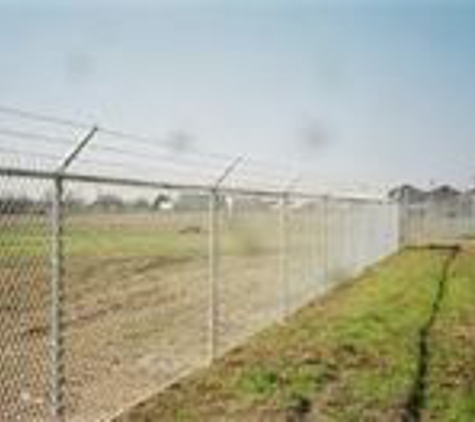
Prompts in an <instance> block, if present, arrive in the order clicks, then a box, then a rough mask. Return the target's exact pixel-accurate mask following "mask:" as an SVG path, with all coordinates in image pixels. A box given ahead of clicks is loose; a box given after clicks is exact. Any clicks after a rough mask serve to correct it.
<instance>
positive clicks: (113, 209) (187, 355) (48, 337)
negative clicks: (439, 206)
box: [0, 168, 399, 421]
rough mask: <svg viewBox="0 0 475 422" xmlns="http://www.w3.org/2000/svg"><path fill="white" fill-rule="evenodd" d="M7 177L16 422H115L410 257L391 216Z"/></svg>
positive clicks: (337, 206) (295, 197)
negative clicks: (397, 255) (373, 268)
mask: <svg viewBox="0 0 475 422" xmlns="http://www.w3.org/2000/svg"><path fill="white" fill-rule="evenodd" d="M0 173H1V174H2V176H1V185H0V186H1V192H2V197H1V204H0V205H1V209H0V211H1V212H0V228H1V232H0V247H1V249H0V262H1V267H0V277H1V278H0V292H1V296H0V297H1V307H0V312H1V318H0V324H1V328H0V343H1V354H0V376H1V380H0V381H1V382H0V388H1V390H2V391H1V394H0V419H1V420H5V421H10V420H11V421H36V420H38V421H43V420H54V421H60V420H67V421H97V420H108V419H110V418H112V417H113V416H115V415H118V414H119V413H120V412H121V411H123V410H124V409H126V408H128V407H129V406H132V405H133V404H135V403H137V402H138V401H140V400H143V399H144V398H146V397H147V396H149V395H151V394H153V393H154V392H157V391H158V390H160V389H161V388H163V387H164V386H166V385H167V384H169V383H170V382H172V381H174V380H176V379H177V378H179V377H181V376H183V375H184V374H186V373H189V372H190V371H192V370H193V369H195V368H197V367H200V366H203V365H206V364H208V363H209V362H211V361H212V360H213V359H215V358H216V357H218V356H220V355H222V354H223V353H225V352H226V351H227V350H229V349H231V348H232V347H235V346H236V345H238V344H240V343H242V342H243V341H244V340H245V339H246V338H247V337H248V336H250V335H252V334H253V333H256V332H257V331H259V330H261V329H262V328H263V327H266V326H268V325H270V324H272V323H275V322H276V321H280V320H282V319H284V318H285V317H286V316H288V315H289V314H291V313H292V312H293V311H295V310H296V309H298V308H300V307H301V306H303V305H305V304H306V303H307V302H309V301H311V300H312V299H314V298H315V297H316V296H318V295H319V294H322V293H323V292H325V291H326V290H328V289H329V288H330V287H331V286H332V285H333V284H335V283H338V282H340V281H342V280H344V279H347V278H348V277H351V276H353V275H356V274H358V273H359V272H360V271H362V270H363V269H364V268H365V267H366V266H367V265H369V264H372V263H374V262H376V261H377V260H378V259H380V258H382V257H384V256H386V255H388V254H391V253H392V252H394V251H396V250H397V248H398V242H399V235H398V223H399V216H398V207H397V206H396V205H395V204H393V203H389V202H385V201H379V200H372V199H344V198H333V197H327V196H310V195H301V194H297V193H295V194H292V193H279V192H267V193H264V192H243V191H239V190H232V189H231V190H229V189H223V190H221V189H219V188H216V187H210V188H192V187H191V188H190V187H188V188H187V187H184V186H175V187H170V186H167V187H166V189H164V187H163V186H162V185H157V184H154V183H149V182H139V181H134V180H128V181H126V180H122V179H121V180H119V179H111V180H108V179H101V178H99V177H97V176H94V177H87V176H74V175H71V174H68V175H61V174H56V173H54V174H53V173H47V172H44V171H30V170H29V171H24V170H18V169H16V170H15V169H6V168H3V169H0Z"/></svg>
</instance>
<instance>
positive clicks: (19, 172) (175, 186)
mask: <svg viewBox="0 0 475 422" xmlns="http://www.w3.org/2000/svg"><path fill="white" fill-rule="evenodd" d="M0 176H4V177H22V178H32V179H46V180H55V179H58V178H61V179H62V180H64V181H70V182H81V183H104V184H109V185H116V186H118V185H119V186H129V187H144V188H152V189H162V190H175V191H177V190H178V191H194V192H202V193H209V192H212V191H216V186H214V185H202V184H186V183H173V182H166V181H153V180H144V179H136V178H121V177H108V176H101V175H92V174H82V173H70V172H64V173H63V172H57V171H47V170H38V169H27V168H20V167H4V166H0ZM219 192H220V193H223V194H229V195H232V194H236V195H249V196H262V197H271V198H280V197H282V196H287V197H293V198H297V199H303V200H312V199H314V200H324V199H327V200H329V201H339V200H344V201H348V202H354V203H373V204H392V203H394V201H391V200H389V199H385V198H377V197H355V196H350V195H329V194H323V193H321V194H319V193H311V192H302V191H297V190H296V191H292V193H289V192H286V191H278V190H266V189H247V188H243V187H229V186H220V187H219Z"/></svg>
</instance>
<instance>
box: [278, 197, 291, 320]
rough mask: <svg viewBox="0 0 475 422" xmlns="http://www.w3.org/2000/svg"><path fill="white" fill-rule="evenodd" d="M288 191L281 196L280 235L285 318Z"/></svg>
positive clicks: (287, 310) (287, 295)
mask: <svg viewBox="0 0 475 422" xmlns="http://www.w3.org/2000/svg"><path fill="white" fill-rule="evenodd" d="M287 203H288V195H287V193H284V194H282V197H281V198H280V207H279V210H280V215H279V237H280V242H279V243H280V288H281V316H282V319H285V318H286V317H287V315H288V313H289V308H290V306H289V301H290V298H289V285H288V283H289V280H288V243H289V239H288V231H287V223H288V221H287V218H288V216H287V205H288V204H287Z"/></svg>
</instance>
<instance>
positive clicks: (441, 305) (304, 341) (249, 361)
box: [118, 247, 475, 422]
mask: <svg viewBox="0 0 475 422" xmlns="http://www.w3.org/2000/svg"><path fill="white" fill-rule="evenodd" d="M118 420H119V421H121V422H125V421H174V420H176V421H186V420H190V421H194V420H196V421H210V420H220V421H222V420H226V421H228V420H231V421H235V420H236V421H257V420H259V421H279V420H282V421H300V420H318V421H417V420H423V421H429V420H431V421H444V422H445V421H463V422H465V421H466V422H471V421H474V420H475V252H474V250H473V249H471V248H470V247H465V248H463V249H461V250H458V249H450V248H446V249H440V248H439V249H437V248H433V249H409V250H406V251H404V252H402V253H400V254H399V255H397V256H395V257H393V258H391V259H389V260H387V261H386V262H384V263H382V264H381V265H379V266H377V267H375V268H373V269H371V270H370V271H368V272H367V273H366V274H365V275H364V276H363V277H361V278H360V279H358V280H356V281H355V282H350V283H347V284H345V285H342V286H341V287H339V288H337V289H336V290H334V291H333V292H331V293H330V294H329V295H328V296H326V297H324V298H322V299H321V300H318V301H316V302H315V303H314V304H312V305H311V306H308V307H306V308H305V309H304V310H302V311H301V312H299V313H298V314H297V315H296V316H294V317H292V318H291V319H290V320H289V321H288V323H287V324H285V325H282V326H279V327H275V328H272V329H270V330H267V331H266V332H264V333H262V334H261V335H258V336H257V337H255V338H254V339H253V340H252V341H251V342H250V343H249V344H247V345H246V346H245V347H242V348H240V349H238V350H235V351H233V352H231V353H229V354H228V355H226V356H225V357H224V358H223V359H221V360H220V361H218V362H217V363H216V364H215V365H214V366H213V367H211V368H210V369H209V370H203V371H202V372H200V373H198V374H196V375H194V376H192V377H189V378H187V379H184V380H183V381H182V382H180V383H177V384H175V385H173V386H172V387H171V388H169V389H168V390H166V391H165V392H164V393H163V394H160V395H158V396H156V397H154V398H152V399H150V400H149V401H146V402H144V403H143V404H141V405H139V406H137V407H135V408H134V409H132V410H131V411H130V412H129V413H128V414H126V415H124V416H122V417H120V418H119V419H118Z"/></svg>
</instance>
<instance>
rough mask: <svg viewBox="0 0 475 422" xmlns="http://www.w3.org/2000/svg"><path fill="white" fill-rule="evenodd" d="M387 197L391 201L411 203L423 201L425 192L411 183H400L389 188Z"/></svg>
mask: <svg viewBox="0 0 475 422" xmlns="http://www.w3.org/2000/svg"><path fill="white" fill-rule="evenodd" d="M388 197H389V199H391V200H393V201H397V202H405V203H409V204H412V203H415V202H423V201H425V199H426V192H425V191H423V190H422V189H419V188H416V187H414V186H411V185H402V186H398V187H396V188H394V189H391V190H390V191H389V193H388Z"/></svg>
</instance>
